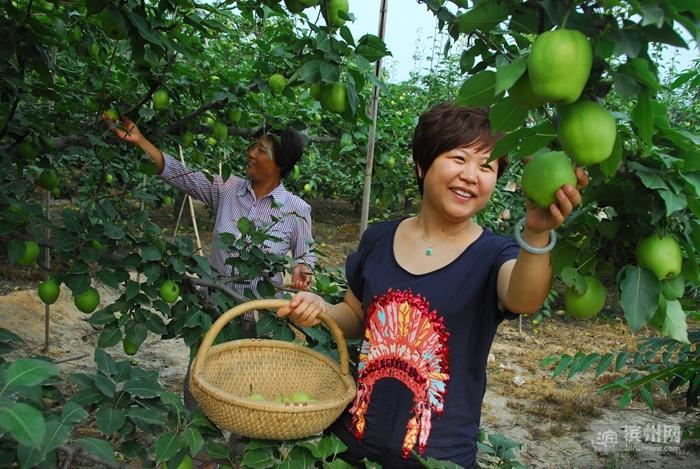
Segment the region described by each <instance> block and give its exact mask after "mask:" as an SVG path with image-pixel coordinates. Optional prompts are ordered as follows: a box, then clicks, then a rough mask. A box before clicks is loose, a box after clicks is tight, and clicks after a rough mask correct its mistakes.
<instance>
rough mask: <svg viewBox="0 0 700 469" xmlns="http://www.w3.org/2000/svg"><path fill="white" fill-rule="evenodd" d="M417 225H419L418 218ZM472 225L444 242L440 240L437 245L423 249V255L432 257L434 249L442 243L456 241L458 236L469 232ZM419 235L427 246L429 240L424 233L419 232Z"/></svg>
mask: <svg viewBox="0 0 700 469" xmlns="http://www.w3.org/2000/svg"><path fill="white" fill-rule="evenodd" d="M416 223H418V216H416ZM470 225H471V223H470V224H468V225H467V226H466V227H464V228H463V229H461V230H459V231H458V232H457V233H455V234H453V235H452V236H449V237H447V238H445V239H443V240H440V241H438V242H437V243H435V244H431V245H429V246H426V247H425V248H424V249H423V254H425V255H426V256H432V255H433V249H434V248H435V247H436V246H439V245H441V244H442V243H444V242H445V241H449V240H451V239H454V238H456V237H457V236H459V235H461V234H462V233H464V232H465V231H467V230H468V229H469V227H470ZM418 233H419V234H420V237H421V239H422V240H423V242H424V243H425V244H428V240H427V239H425V236H423V233H422V232H421V231H419V232H418Z"/></svg>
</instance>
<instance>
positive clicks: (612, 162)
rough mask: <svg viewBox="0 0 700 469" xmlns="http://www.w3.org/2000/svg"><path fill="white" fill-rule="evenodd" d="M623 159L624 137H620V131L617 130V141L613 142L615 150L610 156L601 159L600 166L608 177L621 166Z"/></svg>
mask: <svg viewBox="0 0 700 469" xmlns="http://www.w3.org/2000/svg"><path fill="white" fill-rule="evenodd" d="M621 161H622V139H621V138H620V133H619V132H617V133H616V135H615V143H614V144H613V150H612V153H611V154H610V156H609V157H607V158H606V159H604V160H603V161H601V162H600V163H599V164H598V166H599V167H600V170H601V171H602V172H603V174H604V175H605V176H607V177H608V178H610V177H612V176H614V175H615V173H616V172H617V168H619V167H620V162H621Z"/></svg>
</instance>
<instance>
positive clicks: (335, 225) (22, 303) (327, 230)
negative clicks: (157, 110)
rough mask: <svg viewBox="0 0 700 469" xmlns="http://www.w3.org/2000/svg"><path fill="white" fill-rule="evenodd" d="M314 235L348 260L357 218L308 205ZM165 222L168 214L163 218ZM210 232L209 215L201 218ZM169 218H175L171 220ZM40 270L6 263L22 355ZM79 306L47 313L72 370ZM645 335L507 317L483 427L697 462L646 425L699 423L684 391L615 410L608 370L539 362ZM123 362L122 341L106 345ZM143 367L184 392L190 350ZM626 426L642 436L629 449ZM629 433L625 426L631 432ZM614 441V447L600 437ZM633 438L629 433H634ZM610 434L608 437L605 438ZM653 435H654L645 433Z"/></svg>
mask: <svg viewBox="0 0 700 469" xmlns="http://www.w3.org/2000/svg"><path fill="white" fill-rule="evenodd" d="M312 206H313V216H314V236H315V238H316V241H317V243H325V244H324V247H323V250H324V251H325V252H326V254H327V258H326V259H325V260H324V263H326V264H327V265H336V266H339V265H342V263H343V261H344V258H345V256H346V255H347V254H348V253H349V252H350V251H351V250H352V249H354V248H355V246H356V244H357V240H358V233H359V227H358V225H357V223H356V221H355V220H357V219H358V218H359V216H357V215H356V214H355V212H354V210H353V208H352V207H350V206H348V205H345V204H335V203H328V202H324V203H321V202H319V203H312ZM166 218H168V217H166ZM202 219H203V225H204V226H203V227H200V230H202V231H204V230H205V229H206V217H204V216H203V217H202ZM171 221H172V220H171ZM38 281H39V273H38V271H37V272H34V271H26V270H22V271H20V270H15V269H8V268H3V269H2V272H1V275H0V293H1V294H2V295H1V296H0V327H4V328H7V329H9V330H11V331H13V332H15V333H16V334H18V335H19V336H21V337H22V338H23V339H24V340H25V341H26V347H25V349H24V350H22V352H23V354H26V355H33V354H44V352H43V351H42V348H43V345H44V334H45V323H44V319H45V307H44V305H43V304H42V303H40V301H39V299H38V297H37V296H36V293H35V288H36V284H37V283H38ZM98 290H99V291H100V295H101V298H102V306H104V305H106V304H107V303H108V302H110V301H111V300H112V299H114V298H116V297H117V296H118V295H117V292H116V291H114V290H111V289H110V288H108V287H104V286H98ZM85 318H86V316H85V315H82V313H80V312H78V311H77V310H76V309H75V306H74V305H73V303H72V301H71V296H70V292H69V291H68V290H67V289H66V287H65V286H62V294H61V296H60V297H59V300H58V301H57V302H56V303H55V304H54V305H52V306H51V310H50V315H49V332H50V335H49V339H50V342H49V344H50V347H49V352H48V353H47V355H49V356H50V357H52V358H54V359H56V360H67V361H64V362H63V363H61V364H60V367H61V368H62V370H63V371H64V372H66V373H71V372H74V371H84V370H87V369H90V368H92V367H93V366H94V364H93V361H92V353H93V351H94V349H95V346H96V342H97V337H98V334H99V332H98V331H97V330H95V329H93V327H92V326H91V325H90V324H89V323H87V322H86V321H85ZM640 338H641V336H638V337H633V336H632V335H631V334H630V332H629V330H628V328H627V327H626V326H625V324H624V323H623V322H622V320H621V319H619V315H616V314H615V312H614V311H608V313H607V314H605V315H604V317H601V318H598V319H595V320H593V321H591V322H579V321H574V320H571V319H569V318H567V317H565V316H563V315H559V314H555V315H553V317H552V318H551V319H546V320H544V321H543V322H542V323H540V324H533V323H532V319H531V318H524V319H523V321H522V324H519V321H517V320H516V321H508V322H505V323H504V324H502V325H501V327H500V328H499V331H498V334H497V336H496V340H495V342H494V345H493V347H492V350H491V355H490V357H489V365H488V368H489V370H488V376H489V381H488V388H487V392H486V396H485V399H484V405H483V417H482V426H483V427H484V428H485V429H486V431H487V432H488V433H499V434H503V435H505V436H507V437H509V438H511V439H513V440H515V441H517V442H519V443H521V444H522V447H521V450H520V451H519V453H518V460H519V461H520V462H521V463H523V464H525V465H527V466H528V467H533V468H661V467H674V468H697V467H700V463H699V462H698V461H700V458H699V457H700V445H698V444H697V443H688V442H681V443H680V444H676V443H673V442H671V443H668V444H659V443H655V442H654V441H655V440H656V439H655V438H654V437H653V435H651V441H645V436H647V437H648V430H649V429H654V428H656V429H661V428H664V429H676V428H678V427H677V426H681V427H682V428H683V429H685V428H688V427H689V426H690V425H691V424H692V425H695V426H698V425H700V419H699V418H698V413H697V412H696V411H692V410H689V409H687V408H686V407H685V402H684V400H683V399H682V396H679V397H678V398H675V397H674V398H668V397H665V396H658V398H657V400H656V403H657V409H656V410H655V411H654V412H651V411H650V410H648V409H647V407H646V406H645V405H644V404H640V403H636V402H633V403H632V404H631V405H630V406H629V407H628V408H626V409H624V410H620V409H619V408H618V407H617V396H611V395H609V394H604V395H599V394H598V393H597V386H598V385H600V384H603V383H605V382H609V381H610V380H612V379H613V378H612V377H610V375H607V374H604V375H603V376H601V377H600V378H599V379H598V380H597V381H595V382H594V380H593V377H592V376H591V375H583V376H581V377H577V378H574V379H572V380H570V381H566V380H565V379H564V378H561V377H558V378H557V379H552V378H551V370H550V369H544V368H542V367H541V366H540V361H541V360H542V359H543V358H545V357H547V356H549V355H552V354H559V353H568V354H570V355H573V354H574V353H576V352H577V351H581V352H584V353H591V352H599V353H604V352H607V351H617V350H620V349H621V348H623V347H628V348H630V349H631V348H632V347H634V344H635V343H636V342H637V341H638V340H639V339H640ZM108 352H109V353H111V354H112V355H113V356H115V358H118V359H124V358H126V356H125V355H124V354H123V352H122V350H121V347H119V346H116V347H114V348H113V349H111V350H108ZM131 359H132V360H134V361H135V362H136V363H137V364H138V365H140V366H143V367H145V368H152V369H158V370H159V372H160V376H161V381H162V384H163V385H164V386H165V387H167V388H168V389H171V390H173V391H178V390H179V389H180V385H181V382H182V379H183V376H184V373H185V370H186V365H187V349H186V347H185V346H184V344H183V343H182V342H181V341H160V340H159V338H158V337H155V336H153V335H151V336H149V338H148V339H147V341H146V343H145V344H144V345H143V346H142V347H141V349H140V351H139V353H138V354H137V355H136V356H135V357H131ZM630 428H633V429H635V428H636V429H637V430H638V432H639V434H638V435H637V436H638V437H639V438H640V439H639V441H637V443H636V444H635V445H632V444H631V443H630V444H629V445H627V446H625V444H626V440H625V437H628V438H631V437H632V436H634V435H632V434H630V433H629V430H628V429H630ZM626 429H627V431H626ZM611 435H614V438H617V441H618V443H619V444H618V446H617V447H616V449H612V450H610V448H611V447H612V445H608V446H606V445H605V444H603V443H601V442H603V441H606V442H608V443H609V442H610V441H611V440H610V438H613V437H611ZM630 435H632V436H630ZM606 436H607V438H608V440H603V438H604V437H606ZM647 440H649V438H647Z"/></svg>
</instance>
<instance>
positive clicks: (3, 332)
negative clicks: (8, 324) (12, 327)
mask: <svg viewBox="0 0 700 469" xmlns="http://www.w3.org/2000/svg"><path fill="white" fill-rule="evenodd" d="M0 342H15V343H18V344H22V343H24V341H23V340H22V338H21V337H20V336H18V335H17V334H15V333H14V332H12V331H8V330H7V329H5V328H3V327H0Z"/></svg>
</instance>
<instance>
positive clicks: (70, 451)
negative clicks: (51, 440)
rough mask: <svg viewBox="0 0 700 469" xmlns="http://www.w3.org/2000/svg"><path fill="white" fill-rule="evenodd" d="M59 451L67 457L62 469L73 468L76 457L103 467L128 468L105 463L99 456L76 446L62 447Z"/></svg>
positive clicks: (112, 468) (113, 468)
mask: <svg viewBox="0 0 700 469" xmlns="http://www.w3.org/2000/svg"><path fill="white" fill-rule="evenodd" d="M57 449H59V450H60V451H62V452H63V453H65V455H66V460H65V461H64V462H63V465H62V466H61V468H62V469H68V468H70V467H71V463H72V462H73V459H75V458H76V457H81V458H83V459H87V460H88V461H91V462H94V463H97V464H101V465H103V466H106V467H109V468H111V469H119V468H124V467H126V466H125V465H123V464H110V463H107V462H104V461H103V460H101V459H100V458H98V457H97V456H93V455H92V454H90V453H88V452H85V451H84V450H83V449H82V448H76V447H74V446H69V445H60V446H59V447H58V448H57Z"/></svg>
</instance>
